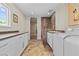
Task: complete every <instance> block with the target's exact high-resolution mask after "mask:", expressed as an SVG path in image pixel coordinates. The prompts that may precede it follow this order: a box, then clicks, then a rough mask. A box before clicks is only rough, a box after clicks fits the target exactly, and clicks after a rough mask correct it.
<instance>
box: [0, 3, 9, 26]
mask: <svg viewBox="0 0 79 59" xmlns="http://www.w3.org/2000/svg"><path fill="white" fill-rule="evenodd" d="M0 26H9V9H8V7H7V6H5V5H4V4H0Z"/></svg>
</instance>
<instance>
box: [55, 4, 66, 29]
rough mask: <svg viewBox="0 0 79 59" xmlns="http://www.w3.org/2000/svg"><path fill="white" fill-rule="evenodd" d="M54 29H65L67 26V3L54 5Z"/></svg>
mask: <svg viewBox="0 0 79 59" xmlns="http://www.w3.org/2000/svg"><path fill="white" fill-rule="evenodd" d="M55 11H56V23H55V24H56V30H65V29H66V28H67V27H68V13H67V5H66V4H60V5H59V6H58V7H56V10H55Z"/></svg>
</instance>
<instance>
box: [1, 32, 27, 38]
mask: <svg viewBox="0 0 79 59" xmlns="http://www.w3.org/2000/svg"><path fill="white" fill-rule="evenodd" d="M25 33H28V32H24V33H9V34H0V40H2V39H6V38H10V37H14V36H18V35H22V34H25Z"/></svg>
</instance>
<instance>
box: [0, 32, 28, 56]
mask: <svg viewBox="0 0 79 59" xmlns="http://www.w3.org/2000/svg"><path fill="white" fill-rule="evenodd" d="M27 37H28V34H27V33H26V34H22V35H18V36H15V37H11V38H8V39H4V40H1V41H0V56H2V55H3V56H18V55H19V54H21V53H22V51H23V50H24V49H25V47H26V46H27V45H28V41H29V39H28V38H27Z"/></svg>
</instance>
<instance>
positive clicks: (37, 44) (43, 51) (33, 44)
mask: <svg viewBox="0 0 79 59" xmlns="http://www.w3.org/2000/svg"><path fill="white" fill-rule="evenodd" d="M51 55H53V54H52V50H51V49H50V47H48V46H47V47H46V48H44V46H43V43H42V41H38V40H31V41H30V42H29V45H28V47H27V48H26V49H25V51H24V52H23V54H22V56H51Z"/></svg>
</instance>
